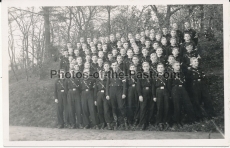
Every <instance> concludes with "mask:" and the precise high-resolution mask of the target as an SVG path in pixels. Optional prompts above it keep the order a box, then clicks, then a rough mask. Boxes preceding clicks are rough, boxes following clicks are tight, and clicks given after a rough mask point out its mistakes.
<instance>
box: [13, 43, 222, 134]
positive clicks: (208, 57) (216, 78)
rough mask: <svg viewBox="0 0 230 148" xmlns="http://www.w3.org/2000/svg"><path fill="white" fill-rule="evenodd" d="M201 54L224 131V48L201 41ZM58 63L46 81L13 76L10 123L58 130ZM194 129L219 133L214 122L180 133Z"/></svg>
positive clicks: (49, 65) (192, 127) (53, 65)
mask: <svg viewBox="0 0 230 148" xmlns="http://www.w3.org/2000/svg"><path fill="white" fill-rule="evenodd" d="M199 43H200V45H199V49H200V50H199V51H200V54H201V57H202V58H203V62H202V67H203V68H204V70H205V72H206V74H207V76H208V85H207V86H210V92H211V94H212V99H213V102H214V108H215V111H216V113H217V117H216V118H215V119H214V122H215V123H216V125H217V126H218V127H219V128H220V130H221V131H222V132H224V86H223V46H221V44H220V43H218V42H217V41H215V42H213V41H206V40H201V41H200V42H199ZM58 65H59V64H58V62H56V63H51V64H48V65H45V66H46V69H47V71H48V72H47V73H46V78H45V79H43V80H39V78H38V77H37V76H35V75H31V77H30V78H29V81H26V79H25V78H24V77H25V76H24V75H23V74H21V75H19V76H18V77H19V78H20V80H19V81H15V80H14V77H13V75H12V74H10V86H9V87H10V88H9V111H10V112H9V113H10V115H9V121H10V125H12V126H34V127H55V126H56V104H55V103H54V98H53V92H54V90H53V85H54V81H55V79H51V78H50V76H49V71H50V70H51V69H57V68H58ZM192 129H196V130H197V131H203V132H210V131H211V132H215V131H216V128H215V126H214V125H213V122H212V121H211V120H205V121H202V122H200V123H197V124H193V125H186V126H185V127H184V128H183V129H180V130H179V131H185V132H190V131H192Z"/></svg>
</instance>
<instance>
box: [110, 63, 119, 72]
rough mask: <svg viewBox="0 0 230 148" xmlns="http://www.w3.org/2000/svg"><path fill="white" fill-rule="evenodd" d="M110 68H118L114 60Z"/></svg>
mask: <svg viewBox="0 0 230 148" xmlns="http://www.w3.org/2000/svg"><path fill="white" fill-rule="evenodd" d="M111 67H112V69H113V70H114V71H116V70H117V68H118V65H117V63H116V62H115V63H112V66H111Z"/></svg>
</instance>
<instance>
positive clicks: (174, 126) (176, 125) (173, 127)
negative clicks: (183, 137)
mask: <svg viewBox="0 0 230 148" xmlns="http://www.w3.org/2000/svg"><path fill="white" fill-rule="evenodd" d="M177 129H179V127H178V124H177V123H174V124H173V126H172V130H174V131H175V130H177Z"/></svg>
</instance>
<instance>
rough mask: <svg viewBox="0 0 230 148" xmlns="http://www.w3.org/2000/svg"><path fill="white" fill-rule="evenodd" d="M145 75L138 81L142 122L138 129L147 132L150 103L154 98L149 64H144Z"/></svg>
mask: <svg viewBox="0 0 230 148" xmlns="http://www.w3.org/2000/svg"><path fill="white" fill-rule="evenodd" d="M142 68H143V74H142V77H141V78H138V79H137V93H138V96H139V101H140V107H139V108H140V121H139V125H138V127H137V128H139V127H140V129H141V130H145V129H146V126H147V124H146V123H147V119H148V111H149V110H148V103H149V101H150V100H151V98H152V91H151V90H152V78H151V73H150V70H149V68H150V67H149V63H148V62H144V63H143V64H142Z"/></svg>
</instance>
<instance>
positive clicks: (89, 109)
mask: <svg viewBox="0 0 230 148" xmlns="http://www.w3.org/2000/svg"><path fill="white" fill-rule="evenodd" d="M89 74H90V70H89V69H84V71H83V75H84V78H83V79H82V80H81V98H82V110H83V122H84V126H85V127H84V129H88V128H90V119H91V121H92V124H93V125H94V126H95V128H96V129H99V127H98V123H97V119H96V118H97V117H96V111H95V106H94V105H95V104H94V101H96V98H94V92H93V91H94V87H95V79H93V78H90V77H89ZM89 116H90V119H89Z"/></svg>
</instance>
